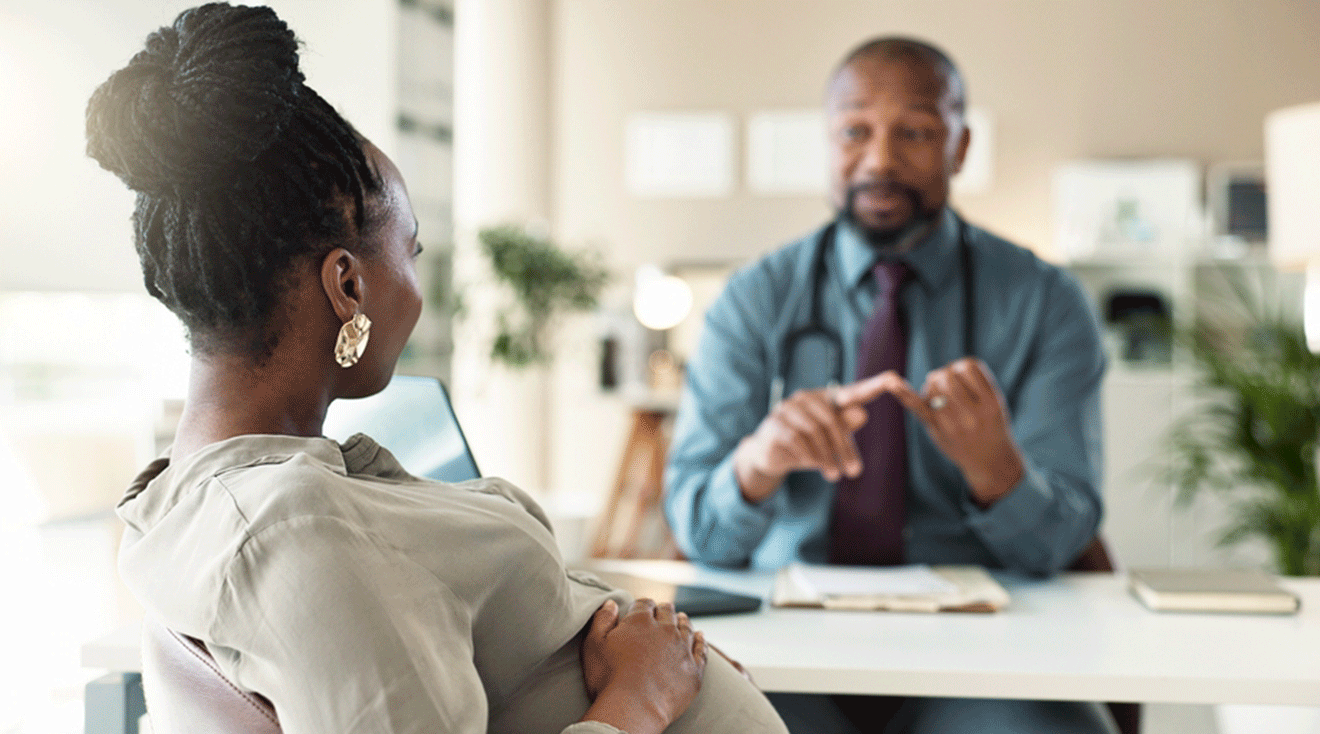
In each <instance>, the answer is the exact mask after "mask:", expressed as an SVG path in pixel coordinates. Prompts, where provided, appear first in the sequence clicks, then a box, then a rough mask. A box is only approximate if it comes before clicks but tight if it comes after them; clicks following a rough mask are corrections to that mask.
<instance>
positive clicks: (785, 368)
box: [770, 215, 976, 408]
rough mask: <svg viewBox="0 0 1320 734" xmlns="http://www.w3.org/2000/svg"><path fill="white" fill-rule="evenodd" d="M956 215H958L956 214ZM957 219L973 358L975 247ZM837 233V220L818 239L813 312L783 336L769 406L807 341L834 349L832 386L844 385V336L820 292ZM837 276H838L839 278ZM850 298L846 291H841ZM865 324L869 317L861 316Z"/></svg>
mask: <svg viewBox="0 0 1320 734" xmlns="http://www.w3.org/2000/svg"><path fill="white" fill-rule="evenodd" d="M955 216H956V215H955ZM957 219H958V257H959V260H960V261H961V267H962V286H963V336H962V342H963V354H964V355H965V356H968V357H970V356H974V355H975V354H976V330H975V328H973V327H974V324H973V316H974V314H975V307H974V305H973V304H974V301H973V300H972V296H973V295H974V283H973V280H974V278H973V268H972V246H971V245H970V244H969V243H968V235H967V222H965V221H963V219H962V217H957ZM837 230H838V221H837V220H836V221H834V222H830V224H829V225H828V226H827V227H825V229H824V230H822V231H821V233H820V236H819V237H817V238H816V248H815V252H814V254H813V255H812V260H811V275H810V283H811V312H810V315H809V316H808V319H807V323H805V324H803V325H802V326H799V327H797V328H796V329H793V330H792V331H790V332H788V335H787V336H785V337H784V343H783V345H782V349H781V350H780V353H779V370H778V371H777V372H776V373H775V377H774V380H772V381H771V383H770V407H771V408H774V406H776V405H778V404H779V402H780V401H781V400H783V399H784V383H785V381H786V380H787V379H788V376H789V374H791V371H792V369H793V354H794V352H796V351H797V348H798V346H799V345H800V344H801V343H802V342H803V341H805V340H807V339H820V340H822V341H824V342H826V343H827V344H828V345H829V346H830V347H831V350H830V351H831V352H833V354H834V372H833V375H834V377H833V380H831V382H830V384H832V385H839V384H842V383H843V337H841V336H839V332H838V331H837V330H835V329H833V328H831V327H830V326H828V325H827V324H826V323H825V321H824V320H823V319H822V318H821V308H822V307H821V289H822V279H823V278H824V275H825V266H826V259H827V258H828V257H829V253H830V251H831V250H833V249H834V240H835V234H836V232H837ZM835 277H837V274H836V276H835ZM842 291H843V293H844V294H845V298H846V297H847V296H846V294H847V288H843V289H842ZM862 321H863V323H864V322H865V321H866V316H863V317H862Z"/></svg>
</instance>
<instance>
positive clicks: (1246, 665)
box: [82, 561, 1320, 706]
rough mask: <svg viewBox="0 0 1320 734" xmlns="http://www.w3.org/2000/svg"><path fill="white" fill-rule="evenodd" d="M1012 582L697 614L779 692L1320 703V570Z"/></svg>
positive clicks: (676, 575) (643, 571)
mask: <svg viewBox="0 0 1320 734" xmlns="http://www.w3.org/2000/svg"><path fill="white" fill-rule="evenodd" d="M601 565H602V568H608V569H610V570H620V571H628V572H630V573H634V574H637V575H642V576H650V577H653V578H657V579H661V580H665V581H676V582H697V583H704V584H707V585H711V586H719V587H723V588H726V589H729V590H731V591H742V592H745V593H752V594H759V595H765V594H767V593H768V592H769V587H770V581H771V577H770V575H769V574H746V573H735V572H727V571H713V570H708V569H702V568H698V567H694V566H691V565H689V564H685V563H676V562H671V561H608V562H602V564H601ZM1001 581H1002V582H1003V583H1004V585H1005V587H1006V588H1007V589H1008V591H1009V593H1010V594H1011V595H1012V597H1013V602H1012V605H1011V606H1010V607H1009V608H1008V609H1006V610H1004V611H1002V612H999V613H997V614H984V615H983V614H896V613H883V612H839V611H823V610H804V609H770V608H766V609H763V610H762V611H760V612H758V613H755V614H745V615H734V616H728V617H703V618H699V619H698V620H697V626H698V628H700V629H703V630H705V632H706V635H707V637H708V638H709V639H710V640H711V641H712V642H714V643H715V644H716V645H718V646H719V647H720V648H722V649H723V650H724V651H725V652H726V653H728V654H729V655H730V656H731V657H734V658H736V659H738V660H739V661H741V662H742V663H743V664H744V665H745V666H747V668H748V670H749V671H751V673H752V675H753V676H754V677H755V679H756V682H757V684H758V685H760V686H761V688H763V689H765V690H767V691H799V692H812V693H886V694H901V695H912V696H960V697H985V698H1035V699H1062V700H1091V701H1144V702H1166V703H1198V704H1211V703H1257V704H1295V705H1312V706H1316V705H1320V579H1285V580H1284V584H1285V585H1286V586H1288V587H1289V588H1291V589H1292V590H1294V591H1296V592H1297V593H1298V594H1300V595H1301V596H1302V612H1301V613H1300V614H1298V615H1297V616H1288V617H1266V616H1231V615H1195V614H1167V613H1159V614H1157V613H1154V612H1150V611H1147V610H1146V609H1145V607H1142V606H1141V604H1140V603H1139V602H1137V600H1136V599H1134V598H1133V597H1132V596H1131V595H1129V594H1128V593H1127V590H1126V585H1125V579H1123V578H1122V577H1117V576H1110V575H1090V574H1069V575H1065V576H1062V577H1060V578H1057V579H1054V580H1051V581H1032V580H1026V579H1021V578H1015V577H1011V576H1005V577H1001ZM137 644H138V642H137V633H136V630H131V629H130V630H122V631H120V632H117V633H115V634H114V635H111V636H109V637H107V638H103V639H102V640H98V641H96V642H93V643H89V644H88V645H85V646H84V647H83V651H82V661H83V665H85V666H87V667H98V668H107V669H112V670H120V671H126V670H137V669H138V666H137V665H136V661H137V659H138V658H137ZM126 663H133V664H132V665H127V664H126Z"/></svg>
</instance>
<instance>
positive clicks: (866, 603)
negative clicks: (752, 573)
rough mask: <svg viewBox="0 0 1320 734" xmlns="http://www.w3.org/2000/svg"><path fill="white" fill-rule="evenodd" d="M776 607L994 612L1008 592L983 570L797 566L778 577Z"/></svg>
mask: <svg viewBox="0 0 1320 734" xmlns="http://www.w3.org/2000/svg"><path fill="white" fill-rule="evenodd" d="M772 599H773V604H774V605H775V606H777V607H817V608H825V609H865V610H888V611H903V612H941V611H960V612H993V611H997V610H999V609H1002V608H1004V607H1005V606H1007V605H1008V602H1009V599H1008V592H1006V591H1004V588H1003V587H1002V586H1000V585H999V584H998V583H997V582H996V581H995V580H994V579H993V578H992V577H991V576H990V575H989V574H988V573H986V572H985V569H983V568H981V567H979V566H924V565H913V566H887V567H872V566H867V567H863V566H851V567H845V566H817V565H809V564H803V563H793V564H790V565H788V566H785V567H784V568H781V569H780V570H779V573H778V574H777V575H776V576H775V588H774V592H773V595H772Z"/></svg>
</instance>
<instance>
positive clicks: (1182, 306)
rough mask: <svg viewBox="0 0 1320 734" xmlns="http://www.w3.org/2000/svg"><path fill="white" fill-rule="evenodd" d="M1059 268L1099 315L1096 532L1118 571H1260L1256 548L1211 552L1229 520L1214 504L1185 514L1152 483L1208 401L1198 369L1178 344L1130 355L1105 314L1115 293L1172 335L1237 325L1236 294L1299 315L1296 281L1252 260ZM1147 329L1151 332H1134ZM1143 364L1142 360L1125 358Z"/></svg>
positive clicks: (1209, 501)
mask: <svg viewBox="0 0 1320 734" xmlns="http://www.w3.org/2000/svg"><path fill="white" fill-rule="evenodd" d="M1067 267H1068V268H1069V270H1071V271H1072V272H1073V274H1074V275H1076V276H1077V278H1078V280H1079V281H1080V283H1081V284H1082V287H1083V288H1084V289H1085V290H1086V292H1087V295H1088V296H1089V297H1090V299H1091V302H1092V304H1093V306H1094V307H1095V309H1096V312H1097V314H1098V315H1099V318H1100V323H1101V328H1102V331H1103V333H1104V335H1105V336H1104V338H1105V344H1106V351H1107V352H1108V357H1109V369H1108V371H1107V373H1106V376H1105V382H1104V387H1103V407H1102V410H1103V419H1104V440H1105V473H1104V483H1103V492H1104V497H1105V520H1104V526H1103V532H1104V534H1105V537H1106V538H1107V539H1108V540H1109V542H1110V544H1111V546H1112V547H1113V549H1114V552H1115V554H1116V555H1117V556H1118V560H1119V562H1120V563H1121V564H1122V565H1124V566H1170V565H1171V566H1192V567H1195V566H1213V565H1248V566H1254V565H1264V564H1268V563H1269V559H1270V555H1269V552H1268V549H1267V548H1266V547H1265V546H1264V545H1263V544H1261V545H1253V544H1243V545H1239V546H1235V547H1233V548H1219V547H1217V546H1216V540H1217V538H1218V535H1219V530H1220V528H1221V527H1222V526H1223V525H1224V523H1225V522H1226V521H1227V518H1228V510H1227V507H1226V506H1225V504H1224V503H1223V502H1222V501H1220V500H1219V499H1218V498H1215V497H1210V496H1201V497H1198V498H1197V499H1196V501H1195V502H1194V503H1192V504H1191V505H1190V506H1180V505H1177V504H1176V503H1175V501H1174V496H1175V490H1174V487H1173V486H1172V485H1171V484H1170V483H1168V482H1164V481H1162V480H1161V479H1160V476H1159V474H1160V471H1159V469H1160V464H1161V460H1162V457H1163V455H1164V454H1163V452H1164V451H1165V450H1166V446H1167V444H1166V437H1167V435H1168V433H1169V430H1170V429H1171V428H1172V426H1173V425H1174V423H1175V422H1176V421H1177V420H1178V419H1179V418H1180V417H1181V416H1184V415H1186V414H1187V412H1188V411H1189V410H1190V409H1191V408H1192V407H1193V406H1195V405H1196V404H1197V401H1201V400H1208V399H1212V398H1210V397H1208V396H1206V395H1204V394H1203V393H1201V392H1200V391H1198V390H1197V389H1196V381H1197V370H1196V368H1195V366H1194V365H1193V364H1192V363H1191V360H1190V357H1189V356H1188V354H1187V353H1186V351H1185V350H1184V349H1182V348H1181V347H1180V345H1179V344H1178V341H1177V339H1174V340H1172V342H1171V348H1170V349H1169V350H1168V352H1167V353H1166V354H1163V355H1160V354H1158V350H1155V351H1154V352H1152V351H1149V350H1148V351H1146V352H1142V351H1141V350H1139V349H1138V350H1133V349H1132V348H1131V340H1130V337H1131V334H1130V332H1129V331H1128V329H1129V328H1132V324H1124V323H1121V322H1116V321H1114V320H1113V318H1112V317H1113V316H1114V314H1113V313H1112V311H1113V309H1111V308H1109V306H1110V301H1111V299H1112V296H1113V295H1114V294H1116V293H1121V292H1128V293H1137V292H1146V293H1154V294H1158V295H1159V296H1160V297H1161V298H1162V299H1164V301H1165V303H1166V304H1167V308H1168V312H1167V324H1168V326H1170V327H1172V328H1171V331H1172V332H1178V331H1183V330H1186V329H1188V328H1191V327H1192V326H1193V325H1194V324H1195V323H1197V321H1198V319H1203V318H1207V317H1209V318H1213V319H1215V320H1216V323H1226V322H1229V323H1231V321H1232V319H1234V318H1239V319H1244V316H1245V315H1244V312H1243V311H1242V309H1241V307H1240V305H1239V303H1240V298H1239V297H1238V296H1237V295H1236V293H1237V291H1238V290H1239V289H1243V290H1245V292H1246V293H1248V294H1249V297H1251V298H1255V299H1258V300H1259V301H1261V302H1263V303H1266V304H1269V307H1270V308H1278V309H1283V310H1284V311H1288V310H1289V309H1295V310H1296V312H1297V313H1300V303H1301V285H1302V284H1301V275H1300V274H1289V273H1283V274H1281V273H1277V272H1275V271H1274V269H1273V268H1272V266H1270V264H1269V263H1268V261H1266V260H1264V259H1263V258H1262V257H1258V256H1252V257H1246V258H1242V259H1235V260H1212V259H1185V260H1158V259H1148V260H1143V259H1135V258H1129V259H1111V260H1086V261H1079V262H1072V263H1068V264H1067ZM1107 317H1109V318H1107ZM1244 323H1245V321H1244ZM1149 327H1150V324H1149V323H1147V324H1145V325H1141V324H1137V326H1136V328H1149ZM1152 354H1154V355H1155V356H1154V358H1151V357H1150V355H1152ZM1143 355H1144V356H1145V357H1147V358H1142V359H1132V358H1131V357H1134V356H1139V357H1140V356H1143Z"/></svg>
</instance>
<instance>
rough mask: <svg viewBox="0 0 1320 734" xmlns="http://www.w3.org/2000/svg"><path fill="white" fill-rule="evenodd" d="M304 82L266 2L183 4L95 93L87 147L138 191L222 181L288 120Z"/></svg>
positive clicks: (289, 38)
mask: <svg viewBox="0 0 1320 734" xmlns="http://www.w3.org/2000/svg"><path fill="white" fill-rule="evenodd" d="M302 81H303V75H302V72H300V71H299V70H298V41H297V39H296V38H295V37H294V35H293V31H291V30H289V27H288V26H287V25H285V23H284V21H282V20H280V19H279V17H277V16H276V15H275V12H274V11H272V10H271V9H270V8H264V7H261V8H251V7H244V6H230V5H228V4H226V3H212V4H208V5H203V6H200V7H197V8H193V9H191V10H185V11H184V12H183V13H181V14H179V17H178V18H176V19H175V20H174V24H173V26H166V27H164V28H161V29H160V30H158V31H156V32H155V33H152V34H151V35H150V36H149V37H148V38H147V44H146V48H145V49H144V50H142V51H140V52H138V54H137V55H136V56H134V57H133V59H132V60H131V61H129V63H128V66H126V67H124V68H123V69H120V70H119V71H116V72H115V73H114V74H112V75H111V76H110V78H109V79H107V80H106V81H105V82H104V83H103V84H101V86H100V87H98V88H97V90H96V91H95V92H94V93H93V94H92V98H91V100H90V101H89V102H88V103H87V153H88V154H89V155H90V156H92V157H93V158H95V159H96V160H97V161H98V162H99V163H100V164H101V166H102V167H103V168H105V169H107V170H109V171H111V172H113V173H114V174H115V175H117V176H119V178H121V179H123V181H124V183H126V184H128V186H129V187H130V188H132V189H134V190H136V191H141V192H146V193H151V194H157V195H164V194H170V193H172V192H175V191H177V190H178V189H179V188H180V187H196V186H209V185H222V184H223V183H225V182H226V181H228V180H229V179H231V178H232V176H233V175H234V173H235V172H236V169H238V168H239V167H240V166H241V165H242V164H244V163H250V162H252V161H254V160H255V159H256V158H257V157H258V156H259V155H261V154H262V153H263V152H264V151H265V150H266V149H267V148H268V147H270V144H271V143H272V141H273V140H274V139H275V138H276V137H277V136H278V135H279V134H280V132H281V131H282V130H283V129H284V127H285V126H286V125H287V124H288V122H289V120H290V118H291V117H292V115H293V110H294V108H295V102H296V100H297V97H298V94H299V90H300V88H301V87H302Z"/></svg>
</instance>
